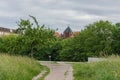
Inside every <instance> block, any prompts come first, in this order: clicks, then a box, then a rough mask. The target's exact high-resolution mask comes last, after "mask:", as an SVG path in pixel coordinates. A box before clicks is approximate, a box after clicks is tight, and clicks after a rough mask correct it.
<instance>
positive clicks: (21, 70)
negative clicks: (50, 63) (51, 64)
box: [0, 54, 43, 80]
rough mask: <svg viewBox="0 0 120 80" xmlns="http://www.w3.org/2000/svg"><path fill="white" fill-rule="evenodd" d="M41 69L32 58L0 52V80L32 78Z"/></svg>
mask: <svg viewBox="0 0 120 80" xmlns="http://www.w3.org/2000/svg"><path fill="white" fill-rule="evenodd" d="M42 69H43V66H41V65H40V64H39V62H37V61H36V60H34V59H30V58H28V57H21V56H18V57H17V56H9V55H1V54H0V80H32V78H33V77H34V76H36V75H37V74H39V73H40V71H41V70H42Z"/></svg>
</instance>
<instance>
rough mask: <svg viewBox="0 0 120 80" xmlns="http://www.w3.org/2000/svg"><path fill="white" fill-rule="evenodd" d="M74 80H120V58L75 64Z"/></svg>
mask: <svg viewBox="0 0 120 80" xmlns="http://www.w3.org/2000/svg"><path fill="white" fill-rule="evenodd" d="M73 68H74V77H75V79H74V80H120V58H119V57H117V58H115V57H109V58H108V60H107V61H102V62H94V63H80V64H73Z"/></svg>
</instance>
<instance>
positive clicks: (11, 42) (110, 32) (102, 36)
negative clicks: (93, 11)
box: [0, 16, 120, 61]
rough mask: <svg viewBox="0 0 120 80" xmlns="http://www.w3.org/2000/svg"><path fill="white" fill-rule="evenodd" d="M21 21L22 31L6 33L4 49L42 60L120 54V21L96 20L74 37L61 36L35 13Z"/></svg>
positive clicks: (1, 48)
mask: <svg viewBox="0 0 120 80" xmlns="http://www.w3.org/2000/svg"><path fill="white" fill-rule="evenodd" d="M30 17H31V18H32V19H33V22H31V21H30V20H24V19H21V20H20V21H18V23H17V24H18V26H19V28H18V29H17V33H19V34H18V35H9V36H2V37H1V38H0V52H4V53H9V54H12V55H27V56H30V57H34V58H36V59H39V60H49V56H51V60H54V61H59V60H61V61H87V58H88V57H89V56H97V57H101V56H104V55H111V54H120V23H116V24H112V23H111V22H109V21H103V20H100V21H96V22H94V23H92V24H89V25H86V26H85V29H83V30H81V32H80V33H79V34H78V35H76V36H74V37H73V38H67V39H59V38H56V37H55V36H54V30H51V29H49V28H45V25H42V26H40V25H39V24H38V21H37V20H36V18H35V17H33V16H30Z"/></svg>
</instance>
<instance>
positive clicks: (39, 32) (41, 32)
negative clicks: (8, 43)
mask: <svg viewBox="0 0 120 80" xmlns="http://www.w3.org/2000/svg"><path fill="white" fill-rule="evenodd" d="M30 17H31V18H32V19H33V21H34V23H31V22H30V20H24V19H21V20H20V21H19V22H18V23H17V24H18V26H19V28H18V29H17V31H18V33H20V35H19V36H18V39H17V44H18V45H19V48H21V50H18V53H20V54H23V55H24V54H25V55H29V56H31V57H35V58H37V59H45V58H48V55H49V54H50V52H49V51H50V48H51V46H52V44H53V42H54V41H55V37H54V35H53V34H54V31H53V30H51V29H47V28H45V25H42V26H40V25H39V24H38V22H37V20H36V18H35V17H33V16H30ZM19 48H18V49H19Z"/></svg>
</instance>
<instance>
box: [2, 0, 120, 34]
mask: <svg viewBox="0 0 120 80" xmlns="http://www.w3.org/2000/svg"><path fill="white" fill-rule="evenodd" d="M28 15H32V16H35V17H36V18H37V20H38V22H39V24H40V25H43V24H45V25H46V27H49V28H51V29H54V30H56V29H58V32H62V31H64V30H65V29H66V28H67V26H70V27H71V29H72V30H73V31H80V30H81V29H84V26H85V25H88V24H90V23H93V22H95V21H98V20H109V21H111V22H113V23H116V22H120V0H0V27H5V28H11V29H16V28H18V26H17V24H16V22H18V21H19V20H20V19H21V18H22V19H30V17H29V16H28Z"/></svg>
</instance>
